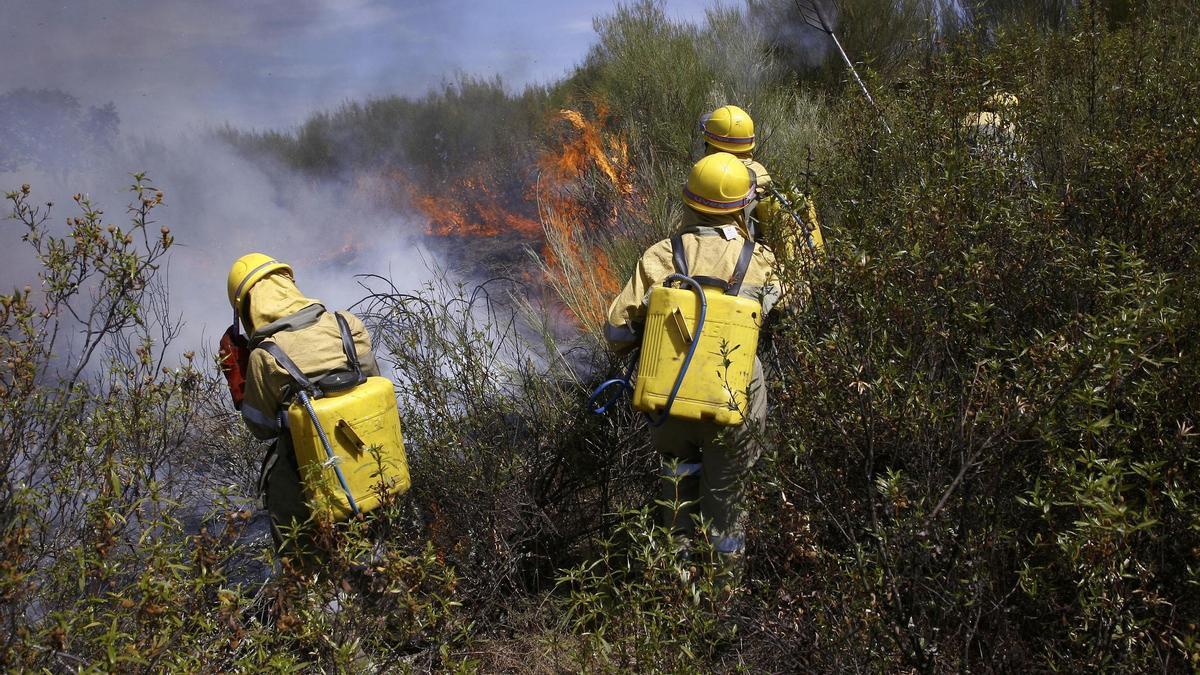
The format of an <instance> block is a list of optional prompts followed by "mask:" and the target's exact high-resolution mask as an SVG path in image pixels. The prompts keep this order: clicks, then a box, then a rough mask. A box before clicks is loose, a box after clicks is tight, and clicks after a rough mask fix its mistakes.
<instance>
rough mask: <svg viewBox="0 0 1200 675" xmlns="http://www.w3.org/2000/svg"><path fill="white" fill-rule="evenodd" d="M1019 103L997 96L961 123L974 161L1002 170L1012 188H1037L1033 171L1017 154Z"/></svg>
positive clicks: (1013, 98)
mask: <svg viewBox="0 0 1200 675" xmlns="http://www.w3.org/2000/svg"><path fill="white" fill-rule="evenodd" d="M1020 104H1021V102H1020V100H1019V99H1018V98H1017V97H1016V96H1014V95H1013V94H1010V93H1008V92H1004V91H1001V92H997V93H995V94H992V95H991V96H989V97H988V98H987V100H986V101H984V103H983V106H982V107H981V110H980V111H979V112H973V113H968V114H967V115H965V116H964V117H963V119H962V130H963V133H964V134H966V137H967V145H968V147H969V148H970V150H971V154H972V155H974V156H975V157H976V158H978V159H980V160H982V161H984V162H988V163H992V164H994V165H996V166H1000V167H1002V168H1003V169H1004V170H1005V172H1006V173H1007V174H1008V175H1009V176H1010V177H1011V180H1012V187H1013V188H1017V187H1020V186H1023V187H1029V188H1037V181H1036V180H1035V179H1034V177H1033V175H1034V173H1033V167H1032V166H1031V165H1030V163H1029V161H1028V159H1027V158H1026V157H1024V156H1023V155H1022V154H1021V152H1020V151H1019V147H1018V146H1019V145H1020V142H1021V137H1020V134H1019V133H1018V131H1017V122H1016V120H1017V107H1018V106H1019V105H1020Z"/></svg>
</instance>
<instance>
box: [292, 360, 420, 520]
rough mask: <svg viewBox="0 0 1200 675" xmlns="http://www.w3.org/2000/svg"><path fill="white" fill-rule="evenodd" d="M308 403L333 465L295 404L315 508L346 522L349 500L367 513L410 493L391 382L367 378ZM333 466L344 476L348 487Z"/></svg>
mask: <svg viewBox="0 0 1200 675" xmlns="http://www.w3.org/2000/svg"><path fill="white" fill-rule="evenodd" d="M310 402H311V405H312V407H313V411H314V412H315V413H316V416H317V419H318V420H319V421H320V423H321V427H322V429H323V430H324V431H325V436H326V438H328V439H329V444H330V447H331V449H332V450H333V453H334V457H335V458H336V459H334V460H333V461H330V460H329V457H328V455H327V453H326V451H325V447H324V445H323V444H322V442H321V437H320V435H319V434H318V433H317V429H316V427H315V426H314V425H313V422H312V419H310V417H309V414H308V412H307V411H306V410H305V408H304V405H303V403H301V402H300V401H299V400H296V401H293V402H292V403H291V404H290V405H289V406H288V409H287V416H288V426H289V428H290V429H291V436H292V445H293V449H294V450H295V452H296V461H297V464H298V465H299V467H300V477H301V478H302V480H303V482H304V490H305V492H306V493H307V496H308V498H309V500H310V501H311V502H312V503H313V505H314V506H315V507H316V508H318V509H320V510H323V511H325V512H326V513H328V514H329V515H331V516H332V517H333V518H334V519H335V520H344V519H346V518H349V517H350V516H351V515H353V513H354V511H353V508H352V507H351V505H350V497H351V496H352V497H353V499H354V502H355V503H356V505H357V506H358V510H359V511H361V512H362V513H368V512H370V511H373V510H374V509H376V508H378V507H379V505H380V504H381V503H382V502H383V498H384V497H385V496H387V495H393V494H400V493H404V492H406V491H407V490H408V488H409V485H410V480H409V476H408V460H407V458H406V457H405V454H404V438H403V435H402V434H401V430H400V412H399V410H398V408H397V406H396V395H395V393H394V392H393V391H392V382H391V381H390V380H388V379H386V378H383V377H368V378H367V379H366V380H365V381H364V382H363V383H362V384H359V385H358V386H356V387H354V388H352V389H347V390H343V391H340V392H333V393H330V394H328V395H326V396H324V397H322V398H318V399H312V400H311V401H310ZM334 462H336V463H337V466H338V468H340V469H341V471H342V475H343V476H344V477H345V480H346V489H343V487H342V485H341V483H340V481H339V479H338V476H337V472H336V471H335V470H334ZM347 490H348V491H349V493H350V495H347V494H346V492H347Z"/></svg>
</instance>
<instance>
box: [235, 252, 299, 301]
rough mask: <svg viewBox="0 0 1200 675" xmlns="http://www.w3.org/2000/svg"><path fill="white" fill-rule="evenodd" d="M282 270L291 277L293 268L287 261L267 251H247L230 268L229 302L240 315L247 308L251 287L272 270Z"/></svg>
mask: <svg viewBox="0 0 1200 675" xmlns="http://www.w3.org/2000/svg"><path fill="white" fill-rule="evenodd" d="M279 271H282V272H284V273H285V274H287V275H288V276H289V277H290V276H292V274H293V273H292V268H291V266H290V265H288V264H287V263H281V262H279V261H278V260H276V259H274V258H272V257H271V256H269V255H267V254H265V253H247V254H246V255H244V256H242V257H240V258H238V259H237V260H236V261H234V263H233V267H230V268H229V283H228V289H229V304H231V305H233V311H234V312H236V313H237V315H238V316H241V315H242V312H243V310H244V309H245V304H246V297H247V296H249V295H250V287H252V286H253V285H254V284H257V283H258V282H259V281H261V280H262V278H263V277H265V276H267V275H268V274H270V273H272V272H279Z"/></svg>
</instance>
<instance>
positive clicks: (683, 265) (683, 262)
mask: <svg viewBox="0 0 1200 675" xmlns="http://www.w3.org/2000/svg"><path fill="white" fill-rule="evenodd" d="M671 256H672V257H673V258H674V259H675V271H676V272H678V273H680V274H682V275H684V276H687V273H688V264H687V257H686V256H685V255H684V250H683V235H682V234H677V235H675V236H674V237H671Z"/></svg>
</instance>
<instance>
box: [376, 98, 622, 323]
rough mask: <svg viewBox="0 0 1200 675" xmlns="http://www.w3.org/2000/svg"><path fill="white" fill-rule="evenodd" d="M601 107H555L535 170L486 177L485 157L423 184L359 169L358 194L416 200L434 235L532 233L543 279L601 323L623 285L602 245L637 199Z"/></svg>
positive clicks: (398, 203) (380, 200)
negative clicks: (459, 172)
mask: <svg viewBox="0 0 1200 675" xmlns="http://www.w3.org/2000/svg"><path fill="white" fill-rule="evenodd" d="M593 108H594V115H593V118H594V120H590V119H588V117H586V116H585V115H584V114H583V113H581V112H579V111H577V110H560V111H558V112H557V113H556V114H555V115H553V116H552V117H551V119H550V120H549V121H548V124H549V128H548V131H549V132H550V134H549V136H550V138H552V139H555V142H553V143H551V144H550V145H548V146H547V147H546V148H545V149H543V150H542V151H541V152H540V153H539V154H538V155H537V158H536V160H535V161H534V163H533V166H532V167H530V168H531V169H532V168H536V171H533V170H528V171H526V172H524V173H523V174H519V175H517V176H516V177H514V176H512V175H510V176H507V183H508V185H506V184H505V181H504V180H503V178H504V177H499V176H489V175H487V174H488V168H487V167H488V164H487V163H486V162H484V161H482V160H481V161H480V162H479V163H478V164H477V165H476V167H475V168H473V169H471V170H470V171H469V172H468V173H467V174H466V175H464V176H463V177H461V178H459V179H457V180H451V181H444V182H441V183H440V184H436V185H427V184H424V183H420V184H419V183H417V182H416V181H414V180H413V179H412V177H411V176H410V175H409V174H407V173H406V172H404V171H402V170H398V169H394V170H390V171H388V172H385V173H382V174H372V175H364V176H359V177H357V178H356V180H355V184H354V190H355V196H356V198H360V199H366V200H369V201H370V202H372V203H374V204H377V205H378V206H381V207H388V208H395V209H398V210H399V209H403V208H404V207H405V206H407V207H409V208H415V209H416V210H417V211H418V212H420V214H421V215H423V216H424V220H425V222H426V226H425V230H426V233H427V234H429V235H431V236H435V237H444V238H478V237H496V236H501V235H514V234H515V235H517V236H520V237H523V238H525V239H528V240H529V241H530V243H532V244H534V245H535V246H537V247H538V248H539V249H540V251H541V254H542V258H543V260H544V262H545V271H546V275H545V276H546V277H547V278H544V279H541V280H538V281H541V282H542V283H547V284H549V285H550V286H553V287H554V288H555V289H556V290H557V291H558V293H559V295H560V297H562V299H563V301H564V303H565V304H566V305H567V308H568V309H569V310H570V312H571V314H572V315H573V316H574V318H575V319H576V320H577V321H578V322H579V323H581V324H582V325H583V327H584V328H585V329H587V330H598V329H599V327H600V326H601V325H602V324H603V321H604V310H605V309H606V306H607V303H608V301H609V300H610V299H611V298H612V297H613V296H614V295H615V294H616V293H617V291H618V290H620V281H619V280H618V279H617V278H616V277H615V276H613V273H612V269H611V264H610V261H609V259H608V256H607V254H606V253H605V252H604V250H603V249H602V248H601V247H600V245H599V244H600V242H601V241H602V239H603V233H605V232H608V231H611V229H612V227H613V226H614V225H615V224H616V223H617V222H618V220H619V218H620V217H621V215H622V214H623V213H626V212H628V211H629V209H630V208H631V207H633V206H635V205H636V204H637V203H638V201H637V200H638V198H637V195H636V190H635V189H634V181H633V176H634V173H633V171H632V169H631V167H630V161H629V149H628V146H627V144H626V142H625V140H624V138H623V137H621V136H620V135H617V134H613V133H608V132H606V131H605V130H604V123H605V121H606V119H607V117H608V114H607V111H606V110H605V108H604V107H603V106H602V105H599V104H597V105H594V106H593ZM522 182H524V183H525V187H524V188H523V189H522V188H521V187H520V184H521V183H522ZM513 183H516V184H517V187H516V188H515V189H514V188H512V187H510V185H511V184H513Z"/></svg>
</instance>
